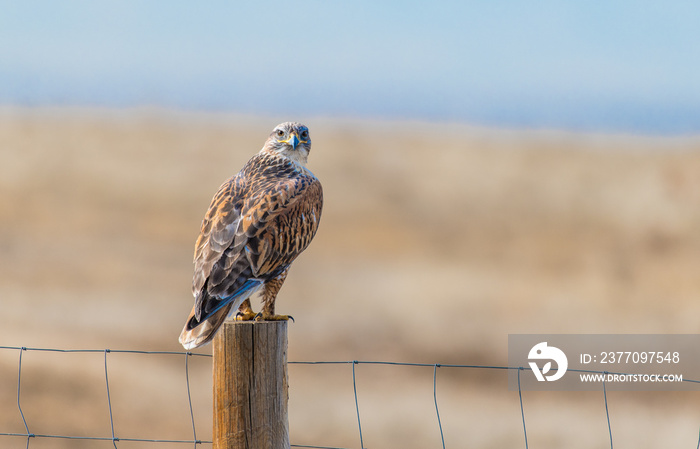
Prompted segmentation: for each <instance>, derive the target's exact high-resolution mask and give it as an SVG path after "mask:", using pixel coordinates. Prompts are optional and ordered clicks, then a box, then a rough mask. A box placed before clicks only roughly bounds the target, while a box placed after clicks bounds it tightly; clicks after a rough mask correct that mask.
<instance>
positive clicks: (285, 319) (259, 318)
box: [255, 312, 294, 322]
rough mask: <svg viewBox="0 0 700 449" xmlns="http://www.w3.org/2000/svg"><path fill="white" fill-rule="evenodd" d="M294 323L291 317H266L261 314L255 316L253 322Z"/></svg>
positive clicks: (266, 315)
mask: <svg viewBox="0 0 700 449" xmlns="http://www.w3.org/2000/svg"><path fill="white" fill-rule="evenodd" d="M289 320H292V322H294V317H293V316H291V315H268V314H266V313H263V312H259V313H258V314H257V315H255V321H289Z"/></svg>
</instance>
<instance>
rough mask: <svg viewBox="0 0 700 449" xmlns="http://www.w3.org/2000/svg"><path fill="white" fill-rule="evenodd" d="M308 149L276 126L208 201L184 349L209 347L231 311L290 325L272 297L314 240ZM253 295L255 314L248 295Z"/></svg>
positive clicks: (299, 132) (318, 196) (302, 133)
mask: <svg viewBox="0 0 700 449" xmlns="http://www.w3.org/2000/svg"><path fill="white" fill-rule="evenodd" d="M310 150H311V139H310V138H309V129H308V128H307V127H306V126H304V125H302V124H300V123H294V122H287V123H282V124H280V125H278V126H277V127H276V128H275V129H274V130H273V131H272V134H270V137H268V139H267V141H266V142H265V145H264V146H263V148H262V150H260V152H259V153H257V154H256V155H255V156H253V157H252V158H251V159H250V160H249V161H248V163H246V164H245V166H244V167H243V169H242V170H241V171H240V172H239V173H238V174H237V175H235V176H233V177H231V178H230V179H229V180H227V181H226V182H224V183H223V185H222V186H221V187H220V188H219V191H218V192H216V195H214V198H213V199H212V202H211V205H210V206H209V210H208V211H207V213H206V215H205V216H204V220H203V221H202V229H201V233H200V235H199V238H198V239H197V242H196V244H195V249H194V278H193V280H192V294H193V295H194V298H195V299H194V307H192V312H190V315H189V317H187V322H186V323H185V327H184V329H183V330H182V333H181V334H180V343H181V344H182V346H184V347H185V349H192V348H196V347H198V346H201V345H203V344H205V343H208V342H209V341H210V340H211V339H212V338H213V337H214V334H215V333H216V331H217V330H218V329H219V327H220V326H221V324H222V323H223V322H224V320H225V319H226V317H227V316H228V315H229V313H230V312H236V311H237V315H236V319H237V320H252V319H257V320H287V319H289V316H288V315H275V298H276V297H277V293H278V292H279V290H280V288H281V287H282V283H283V282H284V279H285V278H286V277H287V273H288V271H289V267H290V265H291V264H292V262H293V261H294V259H296V258H297V256H298V255H299V254H301V252H302V251H304V249H306V247H307V246H308V245H309V243H310V242H311V239H312V238H313V237H314V235H315V234H316V230H317V229H318V223H319V220H320V218H321V208H322V206H323V191H322V189H321V183H320V182H319V180H318V179H316V176H314V174H313V173H311V171H309V169H307V168H306V167H305V164H306V160H307V158H308V156H309V151H310ZM258 291H262V305H263V306H262V311H261V312H260V313H258V314H257V315H256V314H255V312H253V310H252V308H251V306H250V296H251V295H253V294H254V293H256V292H258Z"/></svg>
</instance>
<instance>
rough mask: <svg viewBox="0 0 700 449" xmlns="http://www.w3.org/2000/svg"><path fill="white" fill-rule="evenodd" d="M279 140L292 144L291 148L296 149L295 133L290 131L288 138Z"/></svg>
mask: <svg viewBox="0 0 700 449" xmlns="http://www.w3.org/2000/svg"><path fill="white" fill-rule="evenodd" d="M280 142H283V143H288V144H289V145H291V146H292V149H294V150H296V149H297V146H298V145H299V136H297V133H292V135H291V136H289V139H287V140H281V141H280Z"/></svg>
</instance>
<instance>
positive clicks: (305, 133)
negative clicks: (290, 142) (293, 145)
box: [300, 130, 309, 139]
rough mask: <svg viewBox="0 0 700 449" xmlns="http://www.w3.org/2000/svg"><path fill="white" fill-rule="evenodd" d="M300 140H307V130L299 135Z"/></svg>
mask: <svg viewBox="0 0 700 449" xmlns="http://www.w3.org/2000/svg"><path fill="white" fill-rule="evenodd" d="M300 136H301V138H302V139H308V138H309V132H308V131H307V130H303V131H302V132H301V134H300Z"/></svg>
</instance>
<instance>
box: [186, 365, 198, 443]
mask: <svg viewBox="0 0 700 449" xmlns="http://www.w3.org/2000/svg"><path fill="white" fill-rule="evenodd" d="M191 354H192V353H191V352H186V353H185V379H186V380H187V401H188V402H189V404H190V419H192V437H193V439H194V447H195V449H197V443H199V441H197V429H196V427H195V425H194V411H192V395H191V394H190V367H189V359H190V355H191Z"/></svg>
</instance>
